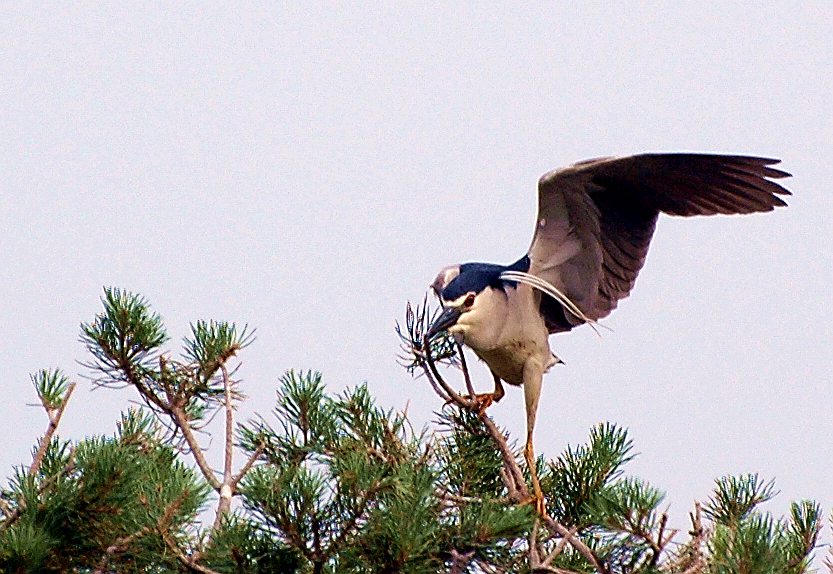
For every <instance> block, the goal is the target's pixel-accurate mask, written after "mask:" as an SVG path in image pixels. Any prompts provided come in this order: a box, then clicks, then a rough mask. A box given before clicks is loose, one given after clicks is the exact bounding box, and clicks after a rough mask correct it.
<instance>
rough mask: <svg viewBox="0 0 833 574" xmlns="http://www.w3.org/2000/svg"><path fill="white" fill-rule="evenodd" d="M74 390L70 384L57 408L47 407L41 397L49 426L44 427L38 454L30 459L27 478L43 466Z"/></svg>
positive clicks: (73, 385) (73, 384) (72, 384)
mask: <svg viewBox="0 0 833 574" xmlns="http://www.w3.org/2000/svg"><path fill="white" fill-rule="evenodd" d="M74 390H75V383H71V384H70V385H69V387H67V390H66V392H65V393H64V396H63V398H62V399H61V403H60V404H59V405H58V406H57V407H52V406H50V405H47V404H46V400H45V399H44V397H41V404H42V405H43V408H44V409H46V416H47V417H49V425H48V426H47V427H46V432H45V433H44V435H43V436H42V437H41V439H40V443H39V445H38V452H36V453H35V456H34V458H32V465H31V466H30V467H29V476H34V475H35V473H37V472H38V470H39V469H40V466H41V464H43V458H44V457H45V456H46V450H47V449H48V448H49V445H50V444H51V443H52V436H53V435H54V434H55V431H56V430H58V424H59V423H60V422H61V417H62V416H63V415H64V410H65V408H66V406H67V402H68V401H69V397H70V396H72V391H74Z"/></svg>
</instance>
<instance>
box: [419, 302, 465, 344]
mask: <svg viewBox="0 0 833 574" xmlns="http://www.w3.org/2000/svg"><path fill="white" fill-rule="evenodd" d="M462 314H463V312H462V311H460V309H458V308H456V307H446V308H445V309H443V312H442V314H441V315H440V316H439V317H437V320H436V321H434V323H433V324H432V325H431V328H429V329H428V333H426V336H427V337H428V338H429V339H433V338H434V337H436V336H437V335H438V334H439V333H442V332H443V331H445V330H446V329H448V328H449V327H451V326H452V325H453V324H454V323H456V322H457V319H459V318H460V315H462Z"/></svg>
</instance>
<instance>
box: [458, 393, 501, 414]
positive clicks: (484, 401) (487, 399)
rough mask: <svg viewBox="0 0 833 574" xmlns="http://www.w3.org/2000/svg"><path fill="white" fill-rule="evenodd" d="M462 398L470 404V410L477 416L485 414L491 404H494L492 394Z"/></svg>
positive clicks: (493, 395)
mask: <svg viewBox="0 0 833 574" xmlns="http://www.w3.org/2000/svg"><path fill="white" fill-rule="evenodd" d="M463 398H464V399H466V400H468V401H470V402H471V403H472V404H471V410H473V411H475V412H476V413H477V414H478V415H482V414H483V413H485V412H486V409H488V408H489V407H490V406H492V403H494V402H495V394H494V393H479V394H476V395H474V396H472V395H465V396H464V397H463Z"/></svg>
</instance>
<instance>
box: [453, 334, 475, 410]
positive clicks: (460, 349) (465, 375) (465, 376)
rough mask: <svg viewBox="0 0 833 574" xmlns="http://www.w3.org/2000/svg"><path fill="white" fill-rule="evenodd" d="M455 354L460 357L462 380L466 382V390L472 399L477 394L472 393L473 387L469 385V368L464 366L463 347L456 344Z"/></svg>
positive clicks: (464, 355)
mask: <svg viewBox="0 0 833 574" xmlns="http://www.w3.org/2000/svg"><path fill="white" fill-rule="evenodd" d="M457 354H458V355H459V356H460V368H461V369H462V370H463V379H464V380H465V381H466V390H467V391H468V392H469V397H470V398H472V399H473V398H474V397H475V395H476V394H477V393H475V392H474V385H472V384H471V375H470V374H469V368H468V366H467V365H466V354H465V353H464V352H463V345H461V344H460V343H457Z"/></svg>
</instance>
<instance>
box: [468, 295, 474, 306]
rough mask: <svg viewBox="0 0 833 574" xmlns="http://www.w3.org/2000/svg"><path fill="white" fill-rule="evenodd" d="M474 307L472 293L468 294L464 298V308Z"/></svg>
mask: <svg viewBox="0 0 833 574" xmlns="http://www.w3.org/2000/svg"><path fill="white" fill-rule="evenodd" d="M472 305H474V293H469V296H468V297H466V307H471V306H472Z"/></svg>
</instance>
